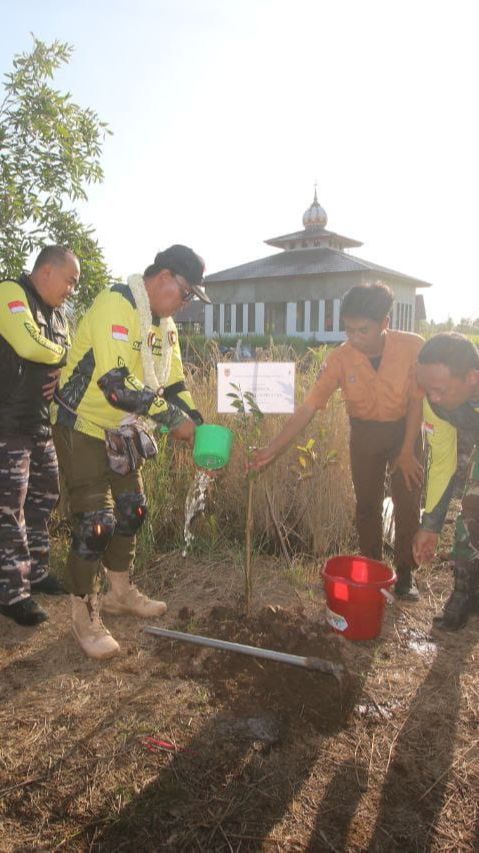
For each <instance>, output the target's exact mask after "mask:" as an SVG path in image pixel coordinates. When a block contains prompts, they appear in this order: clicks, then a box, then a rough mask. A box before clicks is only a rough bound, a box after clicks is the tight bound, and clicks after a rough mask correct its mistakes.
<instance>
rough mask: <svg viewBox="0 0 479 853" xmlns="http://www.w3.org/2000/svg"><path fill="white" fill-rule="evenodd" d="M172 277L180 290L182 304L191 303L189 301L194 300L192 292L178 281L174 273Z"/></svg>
mask: <svg viewBox="0 0 479 853" xmlns="http://www.w3.org/2000/svg"><path fill="white" fill-rule="evenodd" d="M173 275H174V278H175V281H176V283H177V285H178V287H179V289H180V293H181V299H182V301H183V302H191V300H192V299H194V298H195V294H194V291H193V290H190V288H189V287H188V286H187V285H186V284H183V282H182V281H180V279H179V278H178V276H177V275H176V273H173Z"/></svg>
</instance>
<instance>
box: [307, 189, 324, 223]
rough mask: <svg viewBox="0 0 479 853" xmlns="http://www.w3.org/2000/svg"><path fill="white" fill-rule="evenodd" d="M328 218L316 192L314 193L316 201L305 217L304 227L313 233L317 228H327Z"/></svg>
mask: <svg viewBox="0 0 479 853" xmlns="http://www.w3.org/2000/svg"><path fill="white" fill-rule="evenodd" d="M327 221H328V217H327V214H326V211H325V210H324V208H322V207H321V205H320V203H319V201H318V195H317V192H316V190H315V191H314V201H313V203H312V205H311V206H310V207H308V209H307V211H306V212H305V214H304V216H303V225H304V227H305V229H306V230H307V231H312V230H314V229H316V228H325V227H326V224H327Z"/></svg>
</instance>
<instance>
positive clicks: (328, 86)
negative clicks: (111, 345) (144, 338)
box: [0, 0, 479, 322]
mask: <svg viewBox="0 0 479 853" xmlns="http://www.w3.org/2000/svg"><path fill="white" fill-rule="evenodd" d="M475 5H476V4H475V2H474V0H456V2H455V3H454V4H452V3H450V2H443V0H360V2H359V0H334V2H331V0H295V2H294V3H292V2H291V0H135V2H133V0H81V2H80V0H62V3H61V4H59V3H58V0H41V2H38V0H16V2H15V3H12V2H11V0H0V72H1V74H2V75H3V74H5V73H7V72H8V71H9V70H10V69H11V65H12V59H13V56H14V54H16V53H21V52H24V51H28V50H30V48H31V45H32V40H31V35H30V33H32V32H33V33H34V34H35V36H36V37H37V38H40V39H42V40H43V41H46V42H51V41H53V40H54V39H59V40H60V41H66V42H69V43H70V44H72V45H73V46H74V48H75V51H74V54H73V57H72V59H71V61H70V63H69V65H68V66H67V67H65V68H63V69H62V70H61V71H60V72H59V73H58V74H57V76H56V78H55V86H56V87H57V88H59V89H62V90H63V91H65V90H68V91H70V92H71V94H72V96H73V99H74V100H75V101H76V102H77V103H78V104H80V105H81V106H83V107H91V108H92V109H94V110H95V111H96V112H97V113H98V115H99V116H100V118H101V119H102V120H104V121H106V122H107V123H108V125H109V127H110V129H111V131H112V134H113V135H112V136H109V137H107V138H106V139H105V143H104V149H103V155H102V166H103V169H104V173H105V178H104V182H103V183H102V184H101V185H97V186H94V187H91V188H90V190H89V199H88V202H87V203H85V204H82V206H81V215H82V218H83V220H84V221H85V222H86V223H89V224H91V225H93V226H94V228H95V230H96V234H97V237H98V239H99V242H100V244H101V245H102V247H103V249H104V252H105V257H106V260H107V262H108V264H109V266H110V268H111V269H112V271H113V273H114V275H115V277H118V278H124V277H125V276H127V275H129V274H130V273H132V272H141V271H143V269H144V268H145V267H146V266H147V265H148V264H149V263H151V262H152V260H153V257H154V255H155V254H156V252H157V251H159V250H160V249H163V248H166V246H168V245H170V244H171V243H178V242H180V243H186V244H187V245H190V246H192V247H193V248H194V249H195V250H196V251H197V252H199V253H200V254H201V255H202V256H203V257H204V258H205V261H206V266H207V270H206V271H207V273H212V272H216V271H218V270H221V269H224V268H226V267H230V266H234V265H236V264H240V263H244V262H247V261H250V260H253V259H256V258H260V257H265V256H267V255H269V254H272V253H273V252H274V251H275V250H274V249H271V247H269V246H265V245H264V243H263V241H264V240H266V239H268V238H270V237H274V236H277V235H279V234H286V233H288V232H290V231H296V230H299V229H300V228H301V227H302V216H303V213H304V211H305V210H306V208H307V207H308V206H309V205H310V204H311V202H312V199H313V193H314V184H315V182H316V181H317V185H318V198H319V201H320V203H321V204H322V206H323V207H324V208H325V210H326V212H327V215H328V226H327V227H328V228H329V229H330V230H332V231H336V232H338V233H340V234H344V235H346V236H349V237H353V238H355V239H358V240H361V241H362V242H363V243H364V245H363V246H362V247H361V248H360V249H354V250H353V253H354V254H355V255H357V256H358V257H361V258H365V259H367V260H369V261H372V262H374V263H377V264H381V265H384V266H387V267H389V268H392V269H395V270H398V271H400V272H402V273H406V274H407V275H411V276H414V277H416V278H419V279H422V280H424V281H427V282H430V283H431V284H432V285H433V287H432V288H430V289H429V290H426V291H424V295H425V300H426V310H427V313H428V318H429V319H431V318H432V319H434V320H435V321H436V322H440V321H441V320H445V319H447V317H449V316H451V317H453V319H455V320H456V321H458V320H460V319H461V318H462V317H471V318H476V317H478V316H479V300H478V297H477V287H478V272H477V267H476V264H475V260H476V251H475V249H476V247H475V240H476V239H477V230H476V229H477V225H478V206H479V204H478V199H479V167H478V152H479V131H478V122H477V119H476V113H477V107H476V104H477V85H478V80H479V52H478V51H477V37H476V26H475V16H474V11H475Z"/></svg>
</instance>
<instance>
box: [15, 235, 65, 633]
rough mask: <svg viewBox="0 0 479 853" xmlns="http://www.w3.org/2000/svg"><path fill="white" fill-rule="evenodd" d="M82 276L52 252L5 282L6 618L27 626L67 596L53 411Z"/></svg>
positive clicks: (55, 249) (52, 249)
mask: <svg viewBox="0 0 479 853" xmlns="http://www.w3.org/2000/svg"><path fill="white" fill-rule="evenodd" d="M79 276H80V266H79V263H78V260H77V258H76V257H75V255H73V253H72V252H71V251H69V250H68V249H64V248H62V247H59V246H47V247H46V248H45V249H43V250H42V251H41V252H40V254H39V256H38V258H37V260H36V262H35V265H34V267H33V270H32V272H31V274H30V275H22V276H20V278H19V279H18V280H16V281H14V280H9V279H7V280H4V281H2V282H0V491H1V498H0V502H1V503H0V613H2V614H3V615H4V616H7V617H9V618H11V619H13V620H14V621H15V622H17V623H18V624H19V625H36V624H38V623H39V622H43V621H44V620H45V619H47V618H48V616H47V613H46V612H45V610H43V608H41V607H40V606H39V605H38V604H37V603H36V601H34V600H33V599H32V597H31V593H32V592H43V593H47V594H51V595H58V594H60V593H61V592H63V589H62V587H61V586H60V584H59V583H58V582H57V581H56V580H55V578H53V577H51V576H49V575H48V560H49V540H48V529H47V521H48V518H49V516H50V513H51V511H52V509H53V508H54V506H55V504H56V502H57V500H58V466H57V459H56V454H55V449H54V446H53V441H52V437H51V427H50V411H49V410H50V399H51V397H52V395H53V390H54V387H55V384H56V382H57V379H58V374H59V370H58V368H59V367H61V366H62V365H63V364H64V363H65V361H66V354H67V347H68V327H67V322H66V319H65V316H64V313H63V310H62V308H61V306H62V304H63V302H64V301H65V299H67V297H68V296H70V295H71V294H72V293H73V291H74V289H75V287H76V285H77V283H78V279H79Z"/></svg>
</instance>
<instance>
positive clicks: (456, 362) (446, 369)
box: [413, 332, 479, 631]
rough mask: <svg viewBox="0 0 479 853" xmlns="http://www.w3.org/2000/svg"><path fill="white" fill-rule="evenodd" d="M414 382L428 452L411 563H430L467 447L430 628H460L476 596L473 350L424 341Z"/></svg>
mask: <svg viewBox="0 0 479 853" xmlns="http://www.w3.org/2000/svg"><path fill="white" fill-rule="evenodd" d="M417 376H418V382H419V384H420V385H421V386H422V387H423V388H424V390H425V391H426V394H427V400H426V402H425V432H426V436H427V440H428V444H429V447H430V464H429V470H428V476H427V490H426V506H425V510H424V512H423V515H422V520H421V529H420V530H419V531H418V533H417V534H416V536H415V539H414V545H413V552H414V557H415V559H416V561H417V562H418V563H419V562H427V561H428V560H430V559H432V557H433V556H434V553H435V551H436V546H437V542H438V538H439V533H440V531H441V528H442V525H443V523H444V520H445V517H446V513H447V509H448V506H449V502H450V499H451V497H452V495H453V494H454V488H455V484H456V475H457V470H458V461H459V458H460V451H461V443H460V442H458V437H459V436H460V435H461V433H463V434H467V436H468V441H469V444H470V446H471V447H472V452H471V456H470V460H469V466H468V472H467V477H466V483H465V488H464V493H463V496H462V507H461V512H460V514H459V516H458V517H457V520H456V528H455V537H454V547H453V551H452V557H453V561H454V588H453V591H452V593H451V595H450V597H449V599H448V600H447V602H446V604H445V607H444V611H443V613H442V614H441V615H440V616H438V617H436V618H435V619H434V623H435V625H436V627H438V628H442V629H445V630H450V631H457V630H458V629H459V628H462V627H463V626H464V625H465V624H466V622H467V620H468V618H469V615H470V613H471V611H472V610H474V609H475V606H476V603H477V593H478V591H479V351H478V350H477V347H476V346H475V345H474V344H473V343H472V341H470V340H468V339H467V338H466V337H464V336H463V335H459V334H457V333H454V332H452V333H444V334H440V335H436V336H435V337H433V338H430V340H429V341H427V342H426V344H425V345H424V347H423V349H422V350H421V352H420V353H419V358H418V370H417Z"/></svg>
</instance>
